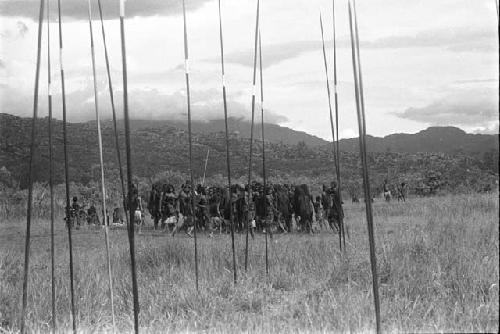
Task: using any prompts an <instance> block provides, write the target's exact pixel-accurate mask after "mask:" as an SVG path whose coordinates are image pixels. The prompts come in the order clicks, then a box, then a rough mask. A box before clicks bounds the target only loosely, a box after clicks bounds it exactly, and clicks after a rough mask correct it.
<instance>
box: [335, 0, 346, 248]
mask: <svg viewBox="0 0 500 334" xmlns="http://www.w3.org/2000/svg"><path fill="white" fill-rule="evenodd" d="M332 14H333V21H332V22H333V92H334V105H335V134H336V137H337V138H336V140H337V142H336V144H337V147H336V149H337V159H335V162H336V168H335V169H336V172H337V197H338V200H339V225H340V232H341V233H342V243H343V246H344V249H345V225H344V223H345V222H344V210H343V208H342V194H341V190H340V188H341V185H340V141H339V102H338V93H337V87H338V85H337V38H336V29H335V0H332ZM347 235H348V236H349V234H347Z"/></svg>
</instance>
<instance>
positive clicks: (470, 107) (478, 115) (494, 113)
mask: <svg viewBox="0 0 500 334" xmlns="http://www.w3.org/2000/svg"><path fill="white" fill-rule="evenodd" d="M394 114H395V115H396V116H398V117H400V118H403V119H408V120H412V121H416V122H421V123H426V124H430V125H455V126H458V125H459V126H463V127H468V128H484V129H489V128H491V126H492V124H495V122H498V91H496V92H495V89H490V88H476V89H469V90H466V89H458V90H456V91H454V92H453V93H450V94H448V95H447V96H446V97H444V98H442V99H439V100H437V101H435V102H433V103H431V104H429V105H427V106H424V107H420V108H408V109H406V110H405V111H403V112H401V113H394Z"/></svg>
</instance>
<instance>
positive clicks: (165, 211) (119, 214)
mask: <svg viewBox="0 0 500 334" xmlns="http://www.w3.org/2000/svg"><path fill="white" fill-rule="evenodd" d="M146 202H147V204H146V205H144V204H143V199H142V198H141V196H139V192H138V190H137V187H134V188H133V191H132V201H131V203H132V207H131V208H128V207H127V205H125V210H124V208H123V207H118V208H115V209H114V210H113V212H112V215H111V216H112V217H111V219H112V222H113V223H114V224H124V223H126V221H127V217H126V212H127V211H129V209H130V210H132V212H133V218H134V224H135V225H137V226H142V225H143V224H144V222H145V216H146V214H148V213H149V215H150V216H151V220H152V221H153V225H154V229H155V230H162V231H165V232H169V233H171V234H172V235H175V234H176V233H177V232H179V231H180V230H184V231H185V232H186V233H187V234H188V235H190V236H191V235H192V232H193V229H194V227H195V224H196V226H197V228H198V230H200V231H207V232H208V233H209V235H213V233H215V232H219V233H223V232H224V233H226V232H229V231H230V229H231V228H232V227H233V228H234V231H235V232H242V231H246V230H247V227H248V231H249V233H251V235H252V236H253V235H254V233H255V232H256V231H261V232H269V233H287V232H292V231H303V232H310V233H312V232H313V231H314V230H315V228H321V229H322V228H331V229H332V230H333V231H335V232H338V231H340V227H341V224H342V220H343V217H344V213H343V210H342V201H341V200H340V197H339V192H338V188H337V184H336V182H331V184H330V185H329V186H326V185H323V188H322V192H321V194H319V195H317V196H312V194H311V193H310V190H309V187H308V186H307V185H306V184H301V185H292V184H267V185H266V186H264V185H263V184H262V183H259V182H253V183H252V185H251V187H249V186H248V185H246V186H244V185H239V184H235V185H232V186H231V189H230V191H229V187H227V186H210V187H206V186H203V185H201V184H198V185H196V186H195V187H192V186H191V183H190V182H189V181H186V182H185V183H184V184H183V185H182V186H181V187H180V188H179V189H178V190H176V189H175V187H174V186H173V185H172V184H169V183H155V184H153V186H152V188H151V191H150V192H149V198H147V201H146ZM125 204H128V201H126V203H125ZM69 216H70V218H71V219H70V224H71V225H72V226H76V227H77V228H78V227H79V226H81V225H83V224H85V223H87V224H94V225H101V224H104V221H105V220H104V219H102V220H100V219H99V215H98V211H97V209H96V207H95V205H94V204H91V205H90V207H89V208H88V209H86V210H85V205H80V204H79V203H78V199H77V197H74V198H73V202H72V204H71V207H70V209H69ZM106 219H107V221H108V222H109V221H110V215H109V214H108V213H106ZM231 221H232V222H233V223H234V224H233V225H232V224H231Z"/></svg>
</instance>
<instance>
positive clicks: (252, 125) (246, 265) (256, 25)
mask: <svg viewBox="0 0 500 334" xmlns="http://www.w3.org/2000/svg"><path fill="white" fill-rule="evenodd" d="M259 11H260V0H257V13H256V18H255V39H254V55H253V81H252V123H251V125H250V153H249V159H248V195H247V196H248V202H247V203H248V207H249V208H250V203H251V201H252V156H253V128H254V121H255V81H256V77H257V47H258V40H259ZM246 225H247V226H246V228H247V234H246V238H245V271H247V269H248V233H249V228H250V215H249V216H248V217H247V222H246Z"/></svg>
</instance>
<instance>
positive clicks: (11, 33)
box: [0, 2, 28, 39]
mask: <svg viewBox="0 0 500 334" xmlns="http://www.w3.org/2000/svg"><path fill="white" fill-rule="evenodd" d="M0 4H1V2H0ZM27 32H28V26H27V25H26V24H25V23H24V22H23V21H17V22H16V25H15V27H14V28H13V29H5V30H3V31H2V32H0V36H1V37H2V38H7V39H17V38H23V37H24V36H25V35H26V33H27Z"/></svg>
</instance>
